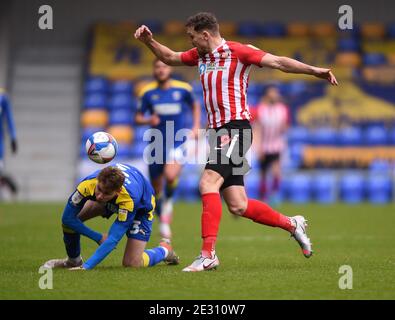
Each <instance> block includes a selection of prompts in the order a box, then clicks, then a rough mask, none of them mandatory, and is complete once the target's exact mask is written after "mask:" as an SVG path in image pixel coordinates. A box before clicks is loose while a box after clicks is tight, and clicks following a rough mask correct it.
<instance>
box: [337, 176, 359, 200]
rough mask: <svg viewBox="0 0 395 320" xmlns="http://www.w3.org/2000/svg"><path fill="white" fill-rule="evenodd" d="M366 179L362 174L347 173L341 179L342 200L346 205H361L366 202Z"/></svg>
mask: <svg viewBox="0 0 395 320" xmlns="http://www.w3.org/2000/svg"><path fill="white" fill-rule="evenodd" d="M364 186H365V183H364V177H363V175H362V174H360V173H357V172H354V173H346V174H344V175H343V176H342V177H341V178H340V184H339V188H340V198H341V200H342V201H344V202H346V203H360V202H362V201H363V200H364Z"/></svg>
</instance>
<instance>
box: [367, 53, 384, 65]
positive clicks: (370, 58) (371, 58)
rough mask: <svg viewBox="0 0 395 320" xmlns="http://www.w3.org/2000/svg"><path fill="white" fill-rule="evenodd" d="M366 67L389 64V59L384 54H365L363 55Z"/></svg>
mask: <svg viewBox="0 0 395 320" xmlns="http://www.w3.org/2000/svg"><path fill="white" fill-rule="evenodd" d="M363 64H364V65H365V66H381V65H385V64H387V57H386V56H385V54H383V53H365V54H364V55H363Z"/></svg>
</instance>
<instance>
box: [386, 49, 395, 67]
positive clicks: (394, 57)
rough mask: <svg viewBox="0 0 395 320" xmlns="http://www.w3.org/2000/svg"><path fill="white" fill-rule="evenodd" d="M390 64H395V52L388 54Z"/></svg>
mask: <svg viewBox="0 0 395 320" xmlns="http://www.w3.org/2000/svg"><path fill="white" fill-rule="evenodd" d="M387 60H388V64H390V65H392V66H395V52H392V53H389V54H388V55H387Z"/></svg>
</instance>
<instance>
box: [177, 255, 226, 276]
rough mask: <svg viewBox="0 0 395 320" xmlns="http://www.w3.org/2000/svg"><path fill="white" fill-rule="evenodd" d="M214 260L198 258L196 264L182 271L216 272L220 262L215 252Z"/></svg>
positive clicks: (193, 263)
mask: <svg viewBox="0 0 395 320" xmlns="http://www.w3.org/2000/svg"><path fill="white" fill-rule="evenodd" d="M212 257H213V258H209V257H203V256H202V255H200V256H198V257H197V258H196V260H195V261H194V262H192V264H191V265H189V266H188V267H185V268H184V269H182V271H185V272H198V271H209V270H216V269H217V267H218V266H219V260H218V257H217V255H216V254H215V252H213V253H212Z"/></svg>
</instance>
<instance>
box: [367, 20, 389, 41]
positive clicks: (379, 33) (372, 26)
mask: <svg viewBox="0 0 395 320" xmlns="http://www.w3.org/2000/svg"><path fill="white" fill-rule="evenodd" d="M385 33H386V28H385V25H384V24H383V23H377V22H375V23H364V24H363V25H362V26H361V36H362V37H363V38H365V39H371V40H381V39H383V38H384V37H385Z"/></svg>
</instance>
